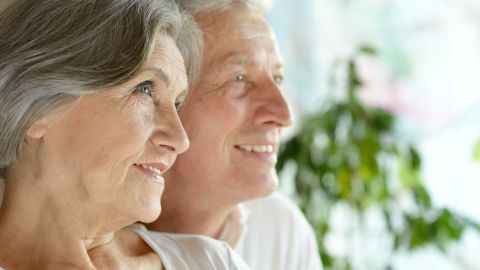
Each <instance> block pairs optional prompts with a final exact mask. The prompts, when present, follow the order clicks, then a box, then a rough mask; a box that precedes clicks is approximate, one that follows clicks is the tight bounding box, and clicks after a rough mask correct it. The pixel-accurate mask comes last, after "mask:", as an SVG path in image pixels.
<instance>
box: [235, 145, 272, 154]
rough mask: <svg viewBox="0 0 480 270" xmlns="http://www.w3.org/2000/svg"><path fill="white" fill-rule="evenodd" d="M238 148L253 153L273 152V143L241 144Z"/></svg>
mask: <svg viewBox="0 0 480 270" xmlns="http://www.w3.org/2000/svg"><path fill="white" fill-rule="evenodd" d="M238 148H240V149H242V150H245V151H247V152H253V153H273V145H239V146H238Z"/></svg>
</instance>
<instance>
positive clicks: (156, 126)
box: [35, 35, 189, 222]
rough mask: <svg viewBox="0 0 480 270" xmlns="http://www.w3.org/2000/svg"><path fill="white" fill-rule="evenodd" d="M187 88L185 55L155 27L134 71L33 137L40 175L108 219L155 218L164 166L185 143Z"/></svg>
mask: <svg viewBox="0 0 480 270" xmlns="http://www.w3.org/2000/svg"><path fill="white" fill-rule="evenodd" d="M186 91H187V76H186V73H185V67H184V63H183V58H182V56H181V54H180V52H179V51H178V49H177V47H176V45H175V43H174V41H173V40H172V39H171V38H170V37H169V36H167V35H160V36H159V37H158V40H157V45H156V47H155V50H154V52H153V55H152V57H151V58H150V59H149V61H148V62H147V63H146V65H145V67H143V68H142V69H141V71H140V72H139V74H138V76H136V77H135V78H133V79H131V80H130V81H128V82H126V83H125V84H123V85H120V86H116V87H113V88H111V89H107V90H106V91H100V92H96V93H94V94H89V95H86V96H83V97H82V98H80V99H79V100H78V101H77V102H75V103H74V104H73V105H72V106H70V107H69V108H68V109H67V110H64V111H62V112H61V113H56V114H54V115H53V116H51V117H47V118H46V120H44V121H45V123H46V126H47V128H46V131H45V133H44V134H43V135H42V137H41V138H39V139H38V140H36V141H38V142H37V143H36V144H37V146H36V149H37V150H36V152H35V153H36V154H37V155H38V157H39V159H40V160H41V161H40V163H41V165H40V166H39V167H38V168H36V170H37V172H38V174H39V176H40V177H41V178H45V177H48V178H49V179H48V180H47V181H50V183H52V185H51V186H52V189H54V190H55V192H57V193H58V192H59V193H60V195H56V196H63V197H65V199H67V200H76V201H78V203H79V205H80V206H79V207H80V209H78V210H79V211H85V212H86V213H88V214H90V213H94V214H96V215H94V216H96V217H97V218H98V216H100V217H101V218H104V219H105V220H106V221H112V222H123V221H125V220H129V221H130V220H131V221H130V222H134V221H137V220H139V221H143V222H149V221H153V220H154V219H156V218H157V216H158V215H159V214H160V210H161V207H160V197H161V195H162V192H163V188H164V183H163V178H162V177H161V174H163V172H165V170H167V169H168V168H170V166H171V165H172V163H173V162H174V161H175V158H176V157H177V155H178V154H180V153H182V152H184V151H185V150H186V149H187V148H188V146H189V142H188V138H187V136H186V134H185V131H184V129H183V127H182V125H181V123H180V121H179V118H178V115H177V108H178V106H180V105H181V103H182V102H183V99H184V98H185V95H186V94H187V92H186ZM52 179H54V180H52ZM54 185H55V186H54ZM88 214H87V215H88Z"/></svg>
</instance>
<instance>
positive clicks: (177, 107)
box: [175, 101, 183, 112]
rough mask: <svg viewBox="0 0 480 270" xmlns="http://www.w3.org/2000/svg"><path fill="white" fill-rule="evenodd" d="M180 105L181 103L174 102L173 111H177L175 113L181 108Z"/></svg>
mask: <svg viewBox="0 0 480 270" xmlns="http://www.w3.org/2000/svg"><path fill="white" fill-rule="evenodd" d="M182 104H183V103H182V102H180V101H177V102H175V109H176V110H177V112H178V111H179V110H180V108H181V107H182Z"/></svg>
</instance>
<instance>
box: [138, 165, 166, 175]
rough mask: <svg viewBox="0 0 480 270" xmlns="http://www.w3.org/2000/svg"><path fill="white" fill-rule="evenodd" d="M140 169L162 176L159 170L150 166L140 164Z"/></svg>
mask: <svg viewBox="0 0 480 270" xmlns="http://www.w3.org/2000/svg"><path fill="white" fill-rule="evenodd" d="M140 167H142V168H144V169H147V170H149V171H152V172H154V173H155V174H156V175H158V176H160V175H161V174H162V171H160V170H159V169H157V168H155V167H153V166H150V165H143V164H140Z"/></svg>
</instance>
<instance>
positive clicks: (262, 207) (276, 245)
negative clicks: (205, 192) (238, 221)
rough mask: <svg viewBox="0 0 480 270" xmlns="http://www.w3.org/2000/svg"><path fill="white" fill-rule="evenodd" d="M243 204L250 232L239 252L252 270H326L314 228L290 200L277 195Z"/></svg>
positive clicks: (246, 233)
mask: <svg viewBox="0 0 480 270" xmlns="http://www.w3.org/2000/svg"><path fill="white" fill-rule="evenodd" d="M242 205H243V206H244V207H245V210H246V212H247V221H246V232H245V233H244V235H243V236H242V238H240V241H239V243H238V244H237V246H236V248H235V250H236V251H237V252H238V254H239V255H240V256H241V257H242V258H243V259H244V260H245V261H246V262H247V264H248V265H249V266H250V267H251V268H252V270H297V269H298V270H320V269H323V267H322V264H321V262H320V256H319V253H318V247H317V242H316V238H315V234H314V232H313V230H312V227H311V226H310V224H309V223H308V221H307V220H306V219H305V216H304V215H303V214H302V212H301V211H300V209H299V208H298V207H297V206H296V205H295V204H293V203H292V202H291V201H290V200H289V199H288V198H286V197H285V196H283V195H281V194H279V193H274V194H273V195H271V196H269V197H266V198H260V199H256V200H252V201H248V202H245V203H243V204H242Z"/></svg>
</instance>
